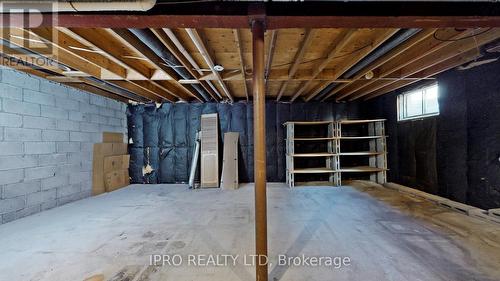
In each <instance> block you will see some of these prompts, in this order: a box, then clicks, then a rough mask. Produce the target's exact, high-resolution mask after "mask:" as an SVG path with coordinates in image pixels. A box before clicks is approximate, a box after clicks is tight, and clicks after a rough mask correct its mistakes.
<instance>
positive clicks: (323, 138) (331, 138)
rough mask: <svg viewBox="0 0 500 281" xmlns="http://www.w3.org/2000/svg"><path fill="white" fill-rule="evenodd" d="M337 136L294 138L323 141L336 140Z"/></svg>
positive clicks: (296, 139)
mask: <svg viewBox="0 0 500 281" xmlns="http://www.w3.org/2000/svg"><path fill="white" fill-rule="evenodd" d="M334 139H337V138H336V137H317V138H315V137H310V138H294V139H293V140H294V141H321V140H334Z"/></svg>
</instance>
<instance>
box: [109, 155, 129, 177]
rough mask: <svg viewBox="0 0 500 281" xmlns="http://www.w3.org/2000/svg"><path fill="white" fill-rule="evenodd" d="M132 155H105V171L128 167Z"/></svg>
mask: <svg viewBox="0 0 500 281" xmlns="http://www.w3.org/2000/svg"><path fill="white" fill-rule="evenodd" d="M129 163H130V155H128V154H127V155H118V156H106V157H104V173H105V174H106V173H108V172H111V171H116V170H124V169H128V167H129Z"/></svg>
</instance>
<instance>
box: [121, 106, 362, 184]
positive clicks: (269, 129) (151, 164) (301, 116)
mask: <svg viewBox="0 0 500 281" xmlns="http://www.w3.org/2000/svg"><path fill="white" fill-rule="evenodd" d="M360 112H361V111H360V110H359V104H358V103H349V104H338V103H292V104H288V103H277V102H271V101H269V102H266V149H267V180H268V181H272V182H284V181H285V167H286V164H285V138H286V132H285V128H284V127H283V123H284V122H286V121H317V120H337V119H340V118H351V119H355V118H361V116H359V114H360ZM208 113H218V117H219V150H220V153H219V156H220V157H221V159H220V161H219V163H222V147H223V141H224V140H223V136H224V133H226V132H238V133H239V135H240V139H239V149H238V156H239V158H238V159H239V161H238V172H239V180H240V182H252V181H253V105H252V104H251V103H246V102H238V103H234V104H227V103H177V104H172V103H164V104H162V105H161V106H157V105H156V104H145V105H129V107H128V109H127V123H128V135H129V138H130V139H129V153H130V177H131V179H132V183H152V184H154V183H186V182H187V181H188V178H189V169H190V165H191V158H192V154H193V149H194V145H195V137H196V132H198V131H199V130H200V117H201V115H202V114H208ZM198 167H199V165H198ZM220 171H221V169H220Z"/></svg>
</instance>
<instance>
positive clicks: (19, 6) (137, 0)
mask: <svg viewBox="0 0 500 281" xmlns="http://www.w3.org/2000/svg"><path fill="white" fill-rule="evenodd" d="M155 4H156V0H129V1H126V0H116V1H103V0H100V1H99V0H81V1H78V0H72V1H57V0H47V1H43V0H38V1H35V0H28V1H19V0H18V1H13V0H7V1H2V5H0V13H11V14H12V13H25V12H26V11H37V12H41V13H45V12H93V11H147V10H149V9H151V8H153V7H154V5H155Z"/></svg>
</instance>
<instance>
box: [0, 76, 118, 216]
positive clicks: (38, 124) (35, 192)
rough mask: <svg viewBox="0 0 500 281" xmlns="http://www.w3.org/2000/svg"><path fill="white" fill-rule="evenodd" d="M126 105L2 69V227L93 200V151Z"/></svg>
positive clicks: (0, 182)
mask: <svg viewBox="0 0 500 281" xmlns="http://www.w3.org/2000/svg"><path fill="white" fill-rule="evenodd" d="M125 111H126V105H125V104H124V103H121V102H117V101H114V100H112V99H108V98H104V97H101V96H97V95H93V94H89V93H87V92H83V91H79V90H77V89H74V88H71V87H67V86H65V85H62V84H59V83H55V82H51V81H48V80H45V79H41V78H38V77H36V76H30V75H28V74H25V73H22V72H18V71H15V70H12V69H8V68H4V67H0V223H6V222H9V221H12V220H15V219H18V218H21V217H24V216H27V215H30V214H34V213H37V212H40V211H43V210H46V209H50V208H53V207H56V206H59V205H63V204H66V203H68V202H72V201H75V200H79V199H82V198H85V197H88V196H90V194H91V188H92V181H91V179H92V147H93V144H94V143H97V142H101V141H102V132H104V131H110V132H121V133H124V134H126V130H127V129H126V125H127V124H126V115H125Z"/></svg>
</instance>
